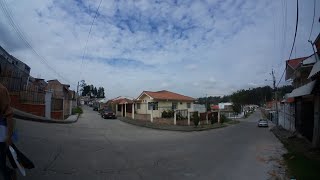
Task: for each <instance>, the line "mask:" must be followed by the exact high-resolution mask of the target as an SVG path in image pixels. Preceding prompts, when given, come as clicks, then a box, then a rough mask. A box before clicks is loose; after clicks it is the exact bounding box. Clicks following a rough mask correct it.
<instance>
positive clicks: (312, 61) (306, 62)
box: [302, 54, 318, 65]
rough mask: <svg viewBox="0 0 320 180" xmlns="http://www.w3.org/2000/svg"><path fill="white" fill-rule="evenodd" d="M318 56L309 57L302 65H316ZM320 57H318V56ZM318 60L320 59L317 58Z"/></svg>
mask: <svg viewBox="0 0 320 180" xmlns="http://www.w3.org/2000/svg"><path fill="white" fill-rule="evenodd" d="M315 55H317V54H313V55H311V56H310V57H308V58H307V59H305V60H304V61H303V62H302V64H303V65H308V64H314V63H316V62H317V59H316V56H315ZM317 56H318V55H317ZM317 58H318V57H317Z"/></svg>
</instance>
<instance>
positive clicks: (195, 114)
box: [191, 112, 200, 127]
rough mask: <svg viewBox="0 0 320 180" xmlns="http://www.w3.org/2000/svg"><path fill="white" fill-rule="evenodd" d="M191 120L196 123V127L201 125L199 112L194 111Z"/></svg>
mask: <svg viewBox="0 0 320 180" xmlns="http://www.w3.org/2000/svg"><path fill="white" fill-rule="evenodd" d="M191 120H192V121H193V124H194V125H195V126H196V127H197V126H198V125H199V122H200V117H199V116H198V112H194V113H193V114H192V118H191Z"/></svg>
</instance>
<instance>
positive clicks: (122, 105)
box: [121, 104, 123, 117]
mask: <svg viewBox="0 0 320 180" xmlns="http://www.w3.org/2000/svg"><path fill="white" fill-rule="evenodd" d="M121 117H123V104H121Z"/></svg>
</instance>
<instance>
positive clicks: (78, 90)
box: [76, 81, 79, 106]
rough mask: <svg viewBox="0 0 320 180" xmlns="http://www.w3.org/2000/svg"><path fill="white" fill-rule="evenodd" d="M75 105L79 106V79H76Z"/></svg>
mask: <svg viewBox="0 0 320 180" xmlns="http://www.w3.org/2000/svg"><path fill="white" fill-rule="evenodd" d="M76 101H77V106H79V81H78V85H77V99H76Z"/></svg>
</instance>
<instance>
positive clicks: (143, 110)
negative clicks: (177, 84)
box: [135, 95, 193, 118]
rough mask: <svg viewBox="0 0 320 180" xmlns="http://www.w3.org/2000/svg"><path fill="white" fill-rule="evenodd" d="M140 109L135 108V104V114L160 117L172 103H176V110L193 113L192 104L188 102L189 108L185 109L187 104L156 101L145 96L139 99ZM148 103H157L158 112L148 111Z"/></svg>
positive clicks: (169, 108)
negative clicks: (185, 110) (186, 110)
mask: <svg viewBox="0 0 320 180" xmlns="http://www.w3.org/2000/svg"><path fill="white" fill-rule="evenodd" d="M140 99H141V103H140V109H138V108H137V104H138V103H136V104H135V111H136V113H137V114H151V113H152V114H153V117H154V118H159V117H161V114H162V112H163V111H165V110H166V111H168V110H171V108H172V103H173V102H177V109H188V110H189V111H193V110H192V107H193V102H190V108H187V103H188V102H180V101H157V100H154V99H152V98H150V97H149V96H147V95H143V96H142V97H141V98H140ZM148 102H158V110H148Z"/></svg>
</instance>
